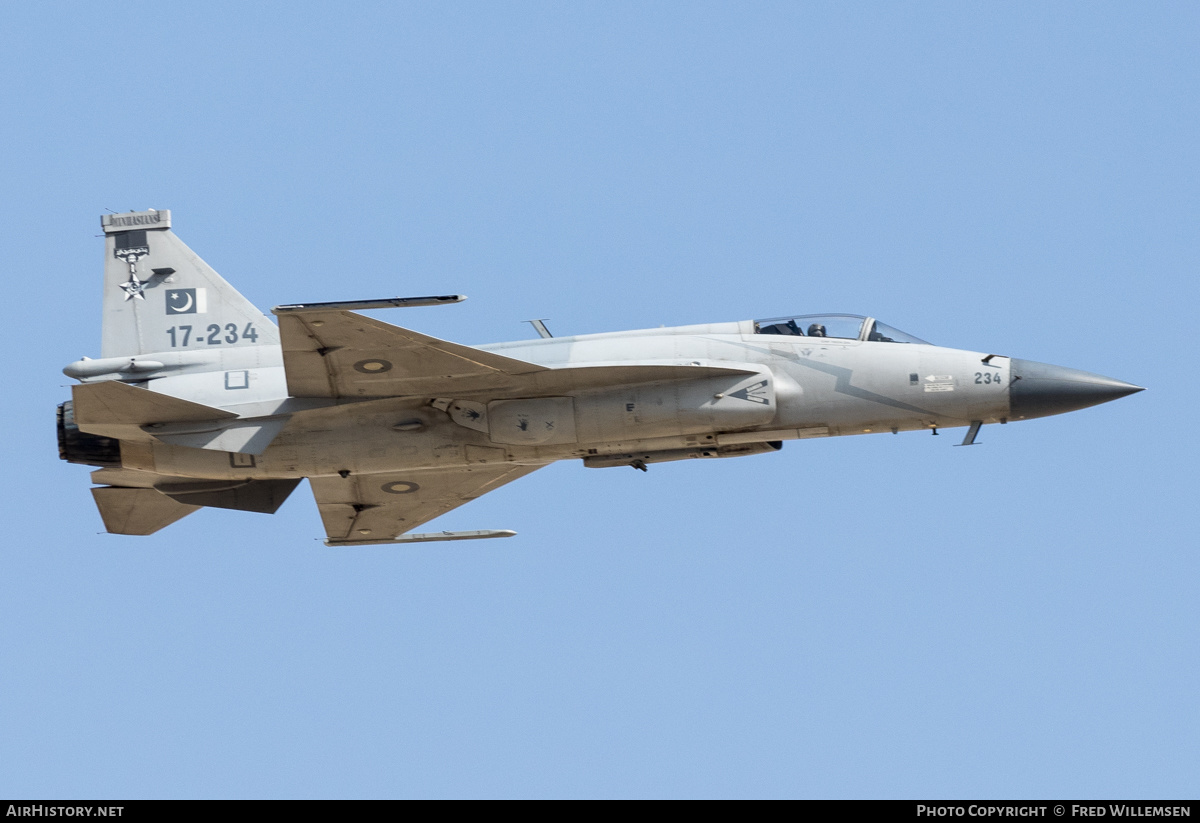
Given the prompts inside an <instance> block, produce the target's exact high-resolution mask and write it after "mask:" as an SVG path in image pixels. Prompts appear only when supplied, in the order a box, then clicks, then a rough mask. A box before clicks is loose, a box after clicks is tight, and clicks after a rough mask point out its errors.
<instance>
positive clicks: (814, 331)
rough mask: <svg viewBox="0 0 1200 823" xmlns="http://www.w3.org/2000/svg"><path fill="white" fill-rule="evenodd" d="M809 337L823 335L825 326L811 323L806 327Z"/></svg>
mask: <svg viewBox="0 0 1200 823" xmlns="http://www.w3.org/2000/svg"><path fill="white" fill-rule="evenodd" d="M808 336H809V337H825V336H826V335H825V327H824V326H823V325H821V324H820V323H813V324H812V325H811V326H809V327H808Z"/></svg>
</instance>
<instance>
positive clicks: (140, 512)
mask: <svg viewBox="0 0 1200 823" xmlns="http://www.w3.org/2000/svg"><path fill="white" fill-rule="evenodd" d="M92 497H93V498H95V500H96V507H97V508H98V509H100V517H101V518H102V519H103V520H104V528H105V529H107V530H108V531H109V532H110V533H111V534H154V533H155V532H156V531H158V530H159V529H161V528H164V527H166V526H169V525H171V524H172V523H174V522H175V521H176V520H180V519H182V518H184V517H187V516H188V515H189V514H191V513H192V512H194V511H196V510H198V509H199V508H200V506H199V505H187V504H184V503H178V502H176V501H174V500H172V499H171V498H169V497H167V496H166V495H165V494H160V493H159V492H156V491H155V490H154V489H124V488H120V487H118V486H103V487H101V488H96V489H92Z"/></svg>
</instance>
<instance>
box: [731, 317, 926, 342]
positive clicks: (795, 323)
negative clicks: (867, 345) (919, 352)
mask: <svg viewBox="0 0 1200 823" xmlns="http://www.w3.org/2000/svg"><path fill="white" fill-rule="evenodd" d="M754 331H755V332H756V333H757V334H782V335H788V336H790V337H837V338H841V339H843V340H866V341H870V342H875V343H925V342H926V341H924V340H922V339H921V338H919V337H913V336H912V335H911V334H906V333H905V332H902V331H900V330H899V329H897V328H893V327H892V326H889V325H888V324H886V323H880V322H879V321H878V320H876V319H875V318H874V317H863V316H862V315H858V314H801V315H797V316H795V317H770V318H767V319H766V320H755V321H754Z"/></svg>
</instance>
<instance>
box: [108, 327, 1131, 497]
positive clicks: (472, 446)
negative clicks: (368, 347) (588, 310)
mask: <svg viewBox="0 0 1200 823" xmlns="http://www.w3.org/2000/svg"><path fill="white" fill-rule="evenodd" d="M858 320H860V321H862V323H863V326H862V331H861V333H859V334H858V335H857V336H850V335H849V334H847V336H844V337H833V336H820V335H805V334H804V333H803V332H802V331H799V333H796V334H791V333H770V332H764V331H763V328H764V321H741V322H733V323H718V324H710V325H699V326H684V327H675V328H660V329H647V330H638V331H627V332H615V333H607V334H593V335H581V336H575V337H561V338H546V339H536V340H523V341H515V342H509V343H498V344H492V345H486V346H480V347H478V348H479V349H481V350H483V351H489V352H494V353H496V354H501V355H504V356H506V357H510V358H515V359H518V360H523V361H528V362H530V363H536V364H539V365H541V366H545V367H548V368H549V369H552V370H556V371H557V370H565V369H571V370H573V371H572V374H573V375H582V377H573V378H572V382H571V383H569V384H567V385H552V384H547V385H548V386H550V388H549V389H548V391H547V392H545V393H539V394H536V395H531V394H530V393H529V392H528V391H527V390H526V391H525V392H523V393H520V394H517V395H515V396H512V395H506V393H505V392H503V391H499V392H498V391H496V390H491V391H488V392H475V393H472V392H464V393H462V394H456V395H455V396H449V397H439V398H428V397H418V398H394V397H393V398H380V399H370V398H355V399H354V400H353V401H352V402H349V403H348V402H342V401H324V402H321V403H313V402H311V401H309V402H298V401H297V400H295V399H293V398H288V397H287V394H286V380H285V378H284V370H283V365H282V356H280V357H279V360H278V362H271V360H272V358H271V353H270V349H269V348H267V347H261V346H260V347H257V351H256V352H255V353H254V357H255V362H254V363H247V364H245V365H247V366H249V368H247V369H246V372H247V377H246V380H247V385H248V386H249V385H253V386H254V387H255V388H256V391H255V392H254V393H253V395H252V397H253V399H252V401H251V402H249V403H243V404H239V405H234V406H225V408H226V409H227V410H230V411H234V412H237V413H239V414H240V415H241V416H242V417H243V418H249V419H255V418H271V417H279V416H284V415H288V416H289V417H288V421H287V424H286V426H285V427H284V428H283V430H282V432H281V433H280V434H279V435H278V436H277V437H275V439H274V440H273V441H272V442H271V444H270V446H269V447H268V448H266V450H265V451H263V452H262V453H261V454H258V455H253V456H251V455H234V456H233V457H232V458H231V455H230V454H228V453H226V452H223V451H216V450H212V449H199V448H189V447H187V446H181V445H173V444H170V443H165V442H139V443H130V444H123V446H122V456H121V461H122V465H123V466H124V467H125V468H131V469H140V470H142V471H152V472H155V473H158V474H166V475H172V476H179V477H196V478H214V479H216V478H234V477H240V478H290V477H308V476H317V475H329V474H332V473H335V472H349V473H353V474H356V475H361V474H372V473H383V472H390V471H396V470H397V469H422V468H438V467H449V466H470V465H475V464H486V463H513V464H518V465H520V464H525V465H543V464H546V463H550V462H553V461H556V460H565V459H583V460H584V463H585V465H589V466H598V467H600V466H613V465H635V466H637V467H639V468H643V467H644V466H645V464H646V463H653V462H660V461H666V460H678V459H688V458H705V457H731V456H740V455H745V454H753V453H757V452H765V451H772V450H775V449H777V448H779V445H780V444H781V443H782V441H785V440H792V439H804V438H812V437H832V436H840V435H850V434H870V433H881V432H900V431H914V430H918V429H934V430H936V429H938V428H950V427H958V426H968V425H971V424H973V423H976V422H978V423H980V424H990V423H1007V422H1009V421H1014V420H1021V419H1025V418H1028V417H1037V416H1043V415H1045V414H1053V413H1057V412H1059V411H1068V410H1071V409H1075V408H1081V407H1083V406H1086V405H1093V404H1094V403H1099V402H1103V401H1104V400H1109V399H1113V398H1114V397H1118V396H1121V395H1122V394H1129V393H1131V392H1133V391H1136V390H1138V389H1137V387H1135V386H1131V385H1130V384H1126V383H1121V382H1120V381H1114V380H1109V379H1108V378H1102V377H1099V376H1096V375H1088V374H1086V373H1084V372H1077V371H1074V370H1070V369H1061V368H1058V367H1053V366H1044V365H1042V364H1036V363H1029V362H1028V361H1020V360H1013V359H1010V358H1008V357H1004V356H998V355H992V354H988V353H986V352H975V351H966V350H960V349H950V348H944V347H940V346H934V345H930V344H927V343H924V342H919V341H916V339H915V338H909V339H911V340H913V342H893V341H892V340H891V339H883V340H881V339H871V338H872V336H874V337H877V338H878V337H883V336H884V335H881V334H879V333H877V332H874V331H869V330H868V329H869V328H870V327H869V326H868V324H869V323H871V322H872V321H870V320H869V319H864V318H858ZM766 328H768V329H770V330H775V329H776V326H773V325H771V326H767V327H766ZM778 328H782V327H778ZM793 328H795V325H794V324H793ZM880 328H887V327H883V326H882V325H881V326H880ZM784 331H785V332H786V331H787V330H786V329H784ZM225 356H226V357H227V358H229V362H233V361H234V360H235V359H236V355H235V354H234V353H233V352H232V351H231V350H227V353H226V354H225ZM154 357H155V355H148V356H147V358H148V359H151V360H152V359H153V358H154ZM621 366H630V367H645V366H669V367H676V368H675V370H674V371H673V372H671V375H672V376H671V378H670V379H664V380H652V381H649V382H647V381H645V380H644V379H643V378H639V379H638V380H637V381H636V382H628V383H624V384H622V383H620V382H617V383H615V384H614V383H613V382H612V378H609V379H608V381H607V383H606V385H601V386H595V385H592V384H591V383H589V381H588V380H587V379H586V375H587V374H588V372H587V371H586V369H587V368H589V367H621ZM678 367H691V368H694V369H695V371H696V373H697V375H698V376H696V377H694V378H693V377H690V376H689V375H687V373H686V371H684V372H682V373H681V371H680V369H679V368H678ZM633 371H635V370H631V373H633ZM638 373H639V374H644V373H641V372H638ZM677 375H681V376H677ZM217 377H218V375H217V374H214V373H213V372H211V371H208V370H206V369H205V368H204V367H203V366H202V365H199V364H198V367H197V369H196V370H195V373H188V369H186V368H183V369H179V368H177V369H176V371H175V373H173V374H169V375H168V374H164V375H163V376H162V377H159V378H153V377H151V379H148V380H146V381H145V382H144V384H143V385H145V386H146V388H149V389H151V390H153V391H159V392H163V393H165V394H170V395H173V396H177V397H187V396H189V395H194V394H195V393H197V392H200V393H203V391H204V387H203V386H201V385H198V381H204V380H213V379H217ZM271 395H274V396H271ZM247 399H250V398H249V397H248V398H247Z"/></svg>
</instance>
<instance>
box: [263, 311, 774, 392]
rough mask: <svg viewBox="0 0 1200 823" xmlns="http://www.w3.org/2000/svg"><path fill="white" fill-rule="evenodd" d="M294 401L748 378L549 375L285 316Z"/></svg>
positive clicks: (410, 337)
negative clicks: (302, 399) (713, 378)
mask: <svg viewBox="0 0 1200 823" xmlns="http://www.w3.org/2000/svg"><path fill="white" fill-rule="evenodd" d="M278 317H279V329H280V338H281V342H282V345H283V363H284V370H285V372H286V374H287V383H288V392H289V393H290V394H291V395H292V396H293V397H329V398H347V399H357V398H362V399H366V398H377V397H416V396H425V397H437V396H455V397H467V396H473V395H475V394H477V393H481V394H484V395H487V396H489V397H493V398H494V397H501V396H521V395H522V394H528V393H536V394H544V393H547V392H564V391H570V390H572V389H588V388H601V387H606V386H616V385H622V384H633V383H645V382H651V381H658V380H685V379H693V378H699V377H714V376H718V375H726V374H729V375H732V374H741V373H749V372H751V371H753V369H747V368H739V367H738V366H735V365H728V366H727V365H719V366H718V365H713V364H699V363H697V364H688V365H681V364H676V363H663V362H659V363H623V362H606V363H589V364H570V365H566V366H559V367H554V368H550V367H546V366H542V365H539V364H537V363H530V362H528V361H525V360H517V359H514V358H511V357H505V356H503V355H500V354H494V353H492V352H488V351H483V350H481V349H476V348H472V347H470V346H463V345H461V344H458V343H451V342H449V341H447V340H441V339H439V338H437V337H431V336H429V335H426V334H421V333H420V332H415V331H412V330H410V329H405V328H401V327H400V326H393V325H391V324H388V323H384V322H382V321H379V320H374V319H373V318H370V317H364V316H362V315H359V314H354V313H353V312H348V311H306V312H303V313H298V314H288V313H281V314H279V315H278Z"/></svg>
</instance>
